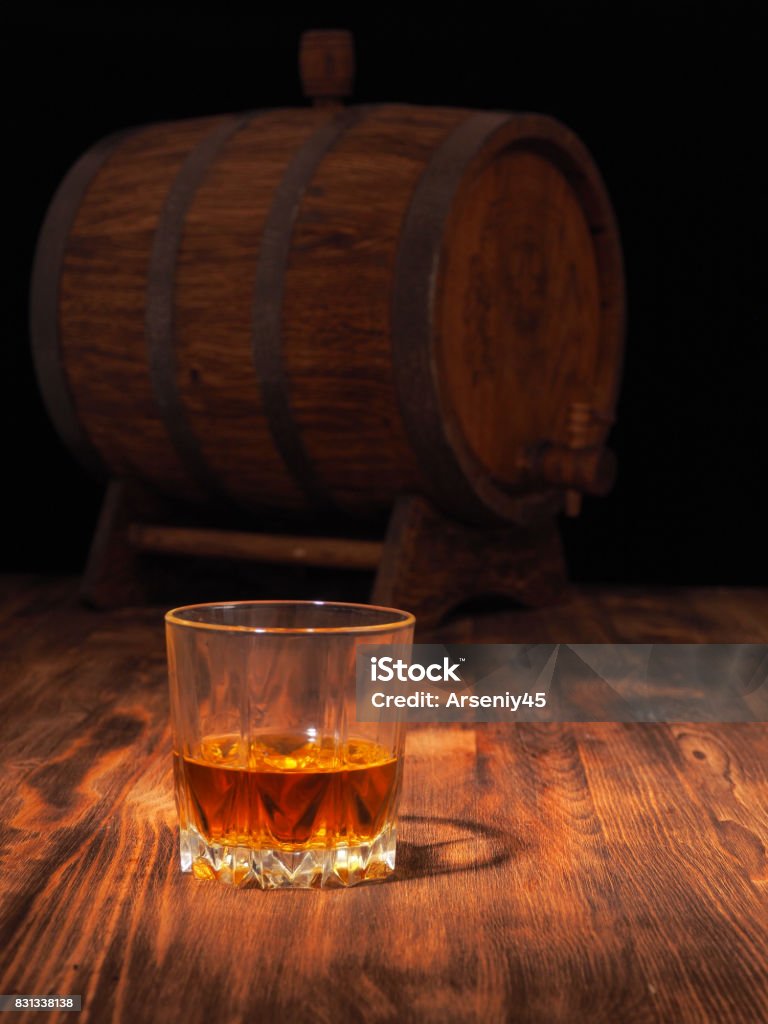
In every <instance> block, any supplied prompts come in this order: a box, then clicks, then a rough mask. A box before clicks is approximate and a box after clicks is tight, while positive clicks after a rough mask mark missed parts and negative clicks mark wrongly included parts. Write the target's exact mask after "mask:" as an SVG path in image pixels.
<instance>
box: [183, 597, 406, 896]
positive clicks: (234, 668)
mask: <svg viewBox="0 0 768 1024" xmlns="http://www.w3.org/2000/svg"><path fill="white" fill-rule="evenodd" d="M165 618H166V635H167V642H168V670H169V681H170V692H171V720H172V727H173V740H174V752H173V761H174V780H175V790H176V803H177V808H178V813H179V827H180V851H181V868H182V871H186V872H192V873H193V874H194V875H196V876H197V877H198V878H211V879H217V880H218V881H220V882H225V883H228V884H232V885H249V884H250V885H256V886H259V887H261V888H263V889H271V888H281V887H286V886H288V887H291V886H293V887H300V888H326V887H328V888H330V887H335V886H348V885H355V884H356V883H358V882H363V881H369V880H373V879H381V878H384V877H386V876H387V875H388V874H390V873H391V872H392V871H393V870H394V867H395V844H396V834H397V809H398V800H399V795H400V785H401V778H402V768H403V727H402V725H401V724H400V723H393V722H381V723H359V722H357V720H356V718H355V670H356V655H357V650H358V648H359V646H360V645H361V644H365V643H366V642H368V643H375V644H393V645H396V646H397V647H399V648H400V651H398V652H397V653H398V655H399V656H402V657H404V658H407V657H408V653H409V651H410V647H411V644H412V641H413V626H414V619H413V616H412V615H410V614H409V613H408V612H401V611H397V610H394V609H391V608H379V607H375V606H368V605H354V604H342V603H335V604H334V603H327V602H319V601H316V602H313V601H241V602H234V603H231V604H206V605H190V606H188V607H185V608H176V609H174V610H173V611H170V612H168V614H167V615H166V617H165Z"/></svg>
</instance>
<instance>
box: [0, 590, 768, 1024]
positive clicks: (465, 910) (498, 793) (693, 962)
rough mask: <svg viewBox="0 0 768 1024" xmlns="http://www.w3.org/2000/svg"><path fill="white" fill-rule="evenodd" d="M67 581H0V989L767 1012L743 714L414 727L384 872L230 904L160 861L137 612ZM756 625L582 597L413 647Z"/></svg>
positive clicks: (695, 600) (205, 1014)
mask: <svg viewBox="0 0 768 1024" xmlns="http://www.w3.org/2000/svg"><path fill="white" fill-rule="evenodd" d="M75 592H76V584H75V583H74V582H72V581H57V580H44V579H32V578H18V577H16V578H5V579H4V580H2V581H0V644H1V645H2V651H3V661H2V673H3V680H2V688H0V735H2V758H3V766H4V767H3V781H2V786H0V829H1V832H0V855H1V856H2V874H1V875H0V897H1V900H2V912H1V914H0V992H3V993H15V992H18V993H37V994H45V993H62V994H63V993H75V994H77V993H80V994H82V996H83V1006H84V1010H83V1013H82V1015H81V1017H80V1019H81V1020H83V1021H89V1022H93V1021H117V1022H120V1021H131V1024H141V1022H144V1021H160V1020H162V1021H171V1022H173V1021H177V1020H178V1021H184V1022H185V1024H196V1022H203V1021H205V1022H209V1021H212V1020H216V1021H226V1022H235V1021H240V1020H249V1021H250V1020H254V1021H256V1020H274V1021H280V1022H294V1021H295V1022H305V1021H306V1022H309V1021H312V1022H313V1024H324V1022H329V1024H330V1022H339V1021H363V1020H365V1021H372V1022H395V1021H419V1022H420V1021H424V1022H438V1021H440V1022H443V1021H478V1022H503V1021H521V1022H537V1024H538V1022H541V1024H551V1022H563V1024H566V1022H579V1021H590V1022H606V1024H609V1022H610V1024H614V1022H622V1024H625V1022H626V1024H634V1022H637V1024H645V1022H649V1024H650V1022H672V1021H674V1022H682V1024H685V1022H691V1024H702V1022H718V1024H719V1022H743V1024H759V1022H764V1021H766V1020H768V859H767V858H766V847H768V725H759V726H758V725H706V726H703V725H697V726H689V725H632V726H629V725H595V724H588V725H580V726H573V725H567V724H566V725H521V726H517V727H516V726H512V725H503V726H502V725H482V726H463V727H452V726H447V725H442V726H431V727H422V728H418V729H414V730H413V731H412V732H411V733H410V735H409V739H408V747H407V753H408V756H407V764H406V775H405V791H404V796H403V815H402V826H401V840H400V843H399V848H398V870H397V875H396V878H395V879H394V880H393V881H389V882H386V883H384V884H381V885H372V886H368V887H365V886H363V887H360V888H358V889H352V890H348V891H340V892H290V891H281V892H267V893H264V892H260V891H231V890H229V889H227V888H225V887H223V886H218V885H216V884H213V883H210V882H199V881H196V880H195V879H193V878H191V877H189V876H182V875H181V873H180V871H179V867H178V859H177V850H176V836H175V810H174V806H173V794H172V787H171V763H170V735H169V729H168V698H167V692H166V691H167V684H166V677H165V664H164V658H165V653H164V646H163V630H162V616H161V609H138V610H137V609H133V610H131V609H124V610H121V611H119V612H109V613H94V612H88V611H86V610H84V609H82V608H81V607H78V606H77V604H76V603H75V600H74V595H75ZM767 609H768V595H767V594H766V593H765V592H759V591H749V590H742V591H735V590H734V591H728V590H716V589H711V590H680V589H679V590H670V591H660V590H655V591H648V590H620V589H615V588H614V589H596V590H592V589H586V590H581V591H578V592H577V593H576V594H575V595H574V597H573V600H572V601H571V603H570V604H568V605H564V606H560V607H555V608H547V609H537V610H521V611H519V612H512V611H506V612H503V613H502V612H495V613H484V614H483V615H477V616H475V617H473V618H463V619H459V620H456V621H455V622H454V623H452V624H450V625H449V626H444V627H442V629H441V631H440V633H439V634H433V635H440V636H442V637H444V638H448V637H450V638H451V639H454V640H464V641H471V640H477V641H491V640H497V641H502V640H503V641H509V642H514V641H518V640H519V641H523V640H525V641H536V640H550V641H551V640H571V641H575V640H581V641H592V642H599V641H648V642H652V641H653V642H664V641H669V642H674V641H679V642H683V641H689V642H691V641H734V642H737V641H738V642H748V641H760V642H765V641H766V640H768V612H767ZM61 1017H62V1019H65V1018H64V1015H61ZM15 1019H16V1020H19V1021H22V1022H23V1021H32V1020H38V1019H42V1017H38V1016H35V1015H32V1014H25V1013H22V1014H19V1015H18V1016H17V1017H16V1018H15ZM45 1019H46V1020H51V1021H55V1020H57V1019H58V1017H57V1015H56V1014H52V1015H49V1016H46V1018H45Z"/></svg>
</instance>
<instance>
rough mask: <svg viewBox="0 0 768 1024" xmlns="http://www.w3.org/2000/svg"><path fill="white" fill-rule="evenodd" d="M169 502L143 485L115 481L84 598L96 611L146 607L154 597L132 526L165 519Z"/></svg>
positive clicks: (92, 550)
mask: <svg viewBox="0 0 768 1024" xmlns="http://www.w3.org/2000/svg"><path fill="white" fill-rule="evenodd" d="M166 512H167V508H166V503H165V502H164V501H163V500H162V499H160V498H158V497H157V496H156V495H154V494H152V493H151V492H149V491H148V490H146V489H145V488H144V487H142V486H141V485H140V484H137V483H134V482H133V481H126V480H111V481H110V482H109V484H108V486H107V492H106V494H105V496H104V501H103V503H102V506H101V511H100V513H99V520H98V523H97V525H96V532H95V533H94V535H93V540H92V541H91V548H90V551H89V552H88V560H87V562H86V566H85V572H84V574H83V579H82V581H81V584H80V597H81V600H82V601H84V602H85V604H88V605H91V606H92V607H94V608H115V607H118V606H120V605H130V604H142V603H143V602H145V601H147V600H148V599H149V598H150V596H151V595H150V590H151V587H150V585H149V582H148V580H147V579H146V573H145V571H144V567H143V561H142V556H141V554H140V552H138V551H137V550H136V548H135V546H134V545H133V544H132V543H131V542H130V540H129V531H130V528H131V524H132V523H135V522H136V521H137V520H142V519H147V518H150V519H153V518H159V517H162V516H163V514H164V513H166Z"/></svg>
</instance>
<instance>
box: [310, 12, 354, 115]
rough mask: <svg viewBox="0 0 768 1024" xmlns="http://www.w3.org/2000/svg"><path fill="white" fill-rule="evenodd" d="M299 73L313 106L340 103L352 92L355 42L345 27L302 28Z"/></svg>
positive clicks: (336, 104) (336, 105)
mask: <svg viewBox="0 0 768 1024" xmlns="http://www.w3.org/2000/svg"><path fill="white" fill-rule="evenodd" d="M299 74H300V75H301V85H302V89H303V90H304V95H305V96H306V97H307V98H308V99H311V100H312V103H313V105H314V106H315V107H340V106H341V105H342V103H343V101H344V99H345V98H346V97H347V96H351V95H352V83H353V81H354V78H355V44H354V40H353V38H352V33H351V32H348V31H346V30H344V29H316V30H313V31H310V32H305V33H304V34H303V35H302V37H301V42H300V44H299Z"/></svg>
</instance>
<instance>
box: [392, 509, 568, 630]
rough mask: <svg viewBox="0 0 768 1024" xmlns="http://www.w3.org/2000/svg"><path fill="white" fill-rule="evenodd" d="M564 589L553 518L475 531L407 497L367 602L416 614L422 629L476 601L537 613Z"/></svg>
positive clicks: (394, 516) (395, 516) (395, 514)
mask: <svg viewBox="0 0 768 1024" xmlns="http://www.w3.org/2000/svg"><path fill="white" fill-rule="evenodd" d="M566 589H567V576H566V570H565V562H564V560H563V553H562V547H561V544H560V535H559V532H558V529H557V523H556V522H555V520H554V518H552V519H547V520H544V521H542V522H540V523H537V524H535V525H533V526H531V527H529V528H522V527H513V526H503V527H493V528H491V529H488V528H483V527H472V526H466V525H464V524H462V523H457V522H454V521H453V520H449V519H446V518H445V517H444V516H443V515H442V514H441V513H439V512H438V511H437V510H436V509H434V508H433V507H432V506H431V505H429V504H428V503H427V502H426V501H424V500H423V499H422V498H417V497H411V496H408V497H403V498H400V499H398V502H397V504H396V505H395V508H394V510H393V512H392V518H391V519H390V522H389V529H388V532H387V537H386V540H385V543H384V554H383V557H382V559H381V562H380V565H379V570H378V573H377V575H376V581H375V583H374V587H373V593H372V601H373V603H374V604H383V605H389V606H391V607H396V608H403V609H405V610H407V611H410V612H413V613H414V615H415V616H416V618H417V621H418V625H419V626H421V627H424V626H431V625H434V624H435V623H436V622H437V621H439V619H440V618H441V617H442V616H443V615H445V614H446V612H448V611H450V610H451V609H452V608H455V607H456V605H458V604H461V603H462V602H463V601H466V600H468V599H470V598H473V597H479V596H482V595H499V596H502V597H510V598H513V599H514V600H515V601H519V602H520V603H521V604H525V605H531V606H538V605H546V604H555V603H557V602H558V601H560V600H562V599H563V597H564V596H565V593H566Z"/></svg>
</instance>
